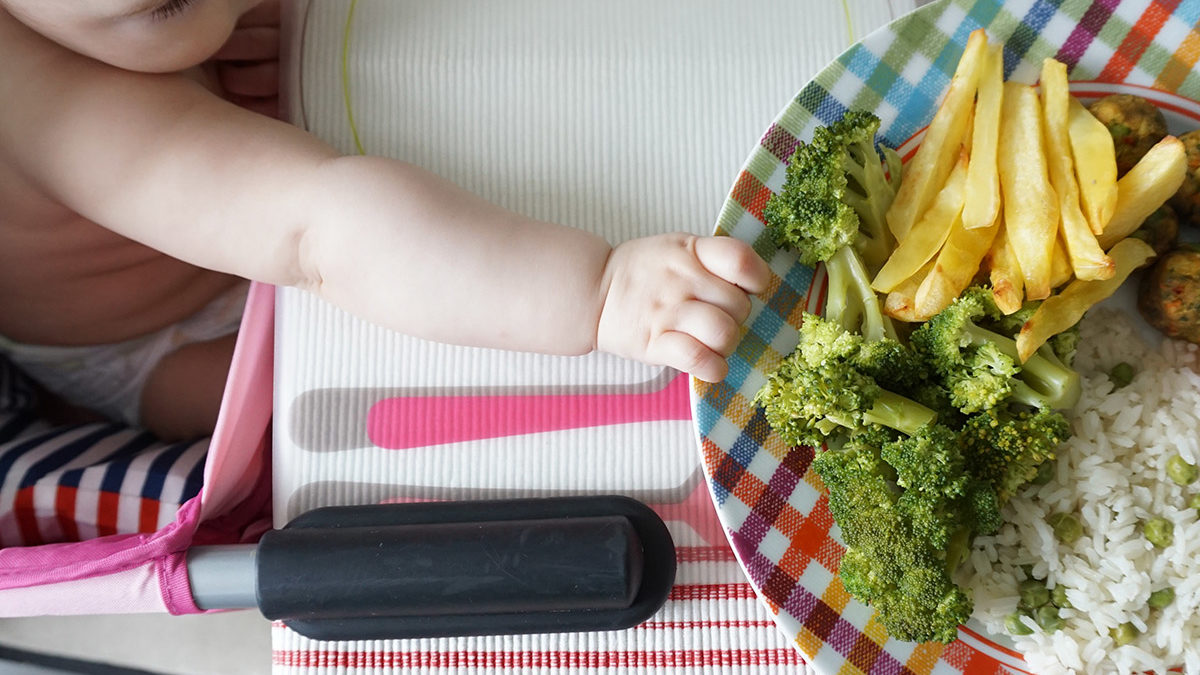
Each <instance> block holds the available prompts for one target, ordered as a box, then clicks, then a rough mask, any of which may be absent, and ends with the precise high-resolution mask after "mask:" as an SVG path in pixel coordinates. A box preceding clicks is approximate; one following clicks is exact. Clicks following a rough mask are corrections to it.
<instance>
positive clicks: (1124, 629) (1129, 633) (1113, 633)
mask: <svg viewBox="0 0 1200 675" xmlns="http://www.w3.org/2000/svg"><path fill="white" fill-rule="evenodd" d="M1108 635H1109V637H1111V638H1112V639H1113V642H1114V643H1116V645H1117V646H1118V647H1124V646H1125V645H1127V644H1129V643H1130V642H1133V641H1134V640H1136V639H1137V636H1139V635H1141V632H1139V631H1138V629H1137V626H1134V625H1133V624H1132V623H1130V622H1128V621H1127V622H1125V623H1123V624H1121V625H1120V626H1117V627H1116V628H1114V629H1112V630H1110V631H1108Z"/></svg>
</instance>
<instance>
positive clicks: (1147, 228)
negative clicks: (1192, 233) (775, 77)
mask: <svg viewBox="0 0 1200 675" xmlns="http://www.w3.org/2000/svg"><path fill="white" fill-rule="evenodd" d="M1129 236H1131V237H1137V238H1138V239H1141V240H1142V241H1144V242H1146V243H1147V244H1150V247H1151V248H1153V249H1154V252H1155V253H1156V254H1157V255H1158V256H1159V257H1162V256H1163V255H1165V254H1166V253H1167V251H1170V250H1171V249H1173V248H1175V243H1176V242H1177V241H1178V240H1179V216H1177V215H1175V209H1173V208H1171V207H1170V206H1167V205H1166V204H1163V205H1162V206H1160V207H1158V209H1157V210H1156V211H1155V212H1154V213H1151V214H1150V217H1149V218H1147V219H1146V220H1145V221H1143V222H1142V226H1141V227H1139V228H1138V229H1136V230H1134V231H1133V234H1131V235H1129Z"/></svg>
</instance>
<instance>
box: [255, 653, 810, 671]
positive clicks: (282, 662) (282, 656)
mask: <svg viewBox="0 0 1200 675" xmlns="http://www.w3.org/2000/svg"><path fill="white" fill-rule="evenodd" d="M271 661H272V663H273V664H274V665H277V666H287V667H294V668H544V669H568V668H569V669H579V668H698V667H706V666H708V667H731V666H780V665H793V666H798V665H801V664H803V663H804V660H803V659H802V658H801V655H800V652H799V651H797V650H795V649H791V648H779V649H693V650H688V649H672V650H654V651H637V650H626V651H599V652H591V651H556V650H547V651H511V652H510V651H496V652H490V651H452V652H397V651H369V652H367V651H349V652H342V651H329V650H322V651H309V650H287V651H285V650H276V651H274V652H273V653H272V655H271Z"/></svg>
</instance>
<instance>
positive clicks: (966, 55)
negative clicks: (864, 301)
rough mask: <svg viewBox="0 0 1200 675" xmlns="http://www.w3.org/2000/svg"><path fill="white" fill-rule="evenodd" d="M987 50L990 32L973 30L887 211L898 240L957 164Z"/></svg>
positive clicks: (927, 205) (889, 221) (888, 220)
mask: <svg viewBox="0 0 1200 675" xmlns="http://www.w3.org/2000/svg"><path fill="white" fill-rule="evenodd" d="M986 52H987V33H985V32H984V31H983V29H978V30H976V31H974V32H972V33H971V35H970V37H969V38H967V46H966V49H964V50H963V54H962V57H961V58H960V59H959V61H958V67H957V68H956V69H955V71H954V76H953V77H952V78H951V79H950V87H949V89H948V90H947V92H946V98H945V99H944V100H943V101H942V105H941V106H940V107H939V108H938V110H937V112H936V113H935V114H934V116H933V121H931V122H930V123H929V128H928V129H926V130H925V139H924V140H923V141H922V142H921V146H920V147H919V148H918V149H917V154H916V155H914V156H913V158H912V160H911V161H909V163H908V165H907V166H906V167H904V182H903V183H902V184H901V185H900V190H899V191H898V192H897V193H896V197H895V199H893V200H892V205H891V207H889V208H888V212H887V222H888V228H889V229H891V231H892V234H893V235H894V236H895V237H896V240H897V241H904V238H905V237H906V236H908V231H909V230H911V229H912V227H913V225H915V224H916V222H917V219H918V218H920V217H921V215H922V214H924V213H925V210H926V209H927V208H929V204H930V202H932V201H933V200H934V197H935V196H936V195H937V191H938V190H940V189H941V187H942V185H944V184H945V183H946V177H947V176H949V175H950V171H951V170H952V169H953V168H954V161H955V159H956V158H957V157H958V151H959V147H960V146H961V145H962V142H963V136H965V134H966V127H967V120H968V119H969V117H970V115H969V114H968V112H969V111H970V110H971V109H972V108H973V107H974V104H975V90H976V88H977V86H978V83H979V69H980V68H979V67H980V63H981V61H982V60H983V55H984V54H985V53H986Z"/></svg>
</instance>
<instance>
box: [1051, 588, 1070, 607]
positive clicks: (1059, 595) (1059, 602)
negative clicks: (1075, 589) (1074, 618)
mask: <svg viewBox="0 0 1200 675" xmlns="http://www.w3.org/2000/svg"><path fill="white" fill-rule="evenodd" d="M1050 602H1052V603H1054V606H1055V607H1057V608H1059V609H1067V608H1068V607H1070V606H1071V601H1070V600H1067V587H1066V586H1063V585H1062V584H1059V585H1057V586H1055V587H1054V588H1053V589H1052V590H1051V591H1050Z"/></svg>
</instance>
